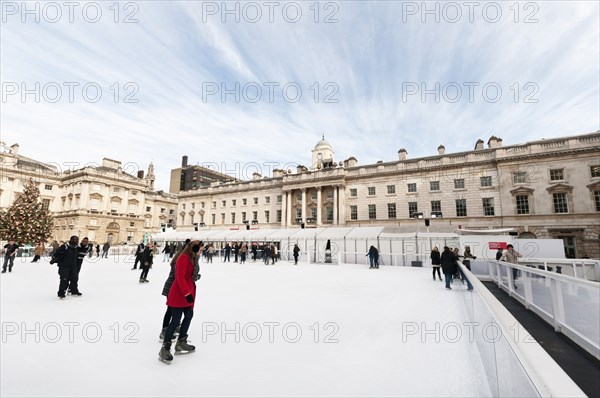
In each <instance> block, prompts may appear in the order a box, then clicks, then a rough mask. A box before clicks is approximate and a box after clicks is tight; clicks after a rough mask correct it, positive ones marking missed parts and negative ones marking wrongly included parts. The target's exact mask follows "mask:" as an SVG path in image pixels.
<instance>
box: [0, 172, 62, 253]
mask: <svg viewBox="0 0 600 398" xmlns="http://www.w3.org/2000/svg"><path fill="white" fill-rule="evenodd" d="M52 227H53V220H52V216H50V212H49V211H48V210H47V209H44V206H43V204H42V202H40V190H39V189H38V187H37V185H36V184H35V183H34V182H33V180H32V179H30V180H29V182H28V183H27V186H26V187H25V190H24V192H23V194H22V195H21V196H19V197H18V198H17V199H16V200H15V201H14V202H13V204H12V205H11V206H10V207H9V208H8V209H6V210H5V211H3V212H2V213H1V214H0V239H1V240H14V241H17V242H19V243H21V244H25V243H30V244H35V243H37V242H40V241H46V240H47V239H48V238H49V237H50V235H51V234H52Z"/></svg>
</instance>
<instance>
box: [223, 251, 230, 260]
mask: <svg viewBox="0 0 600 398" xmlns="http://www.w3.org/2000/svg"><path fill="white" fill-rule="evenodd" d="M225 261H227V262H229V253H227V252H225V257H223V262H225Z"/></svg>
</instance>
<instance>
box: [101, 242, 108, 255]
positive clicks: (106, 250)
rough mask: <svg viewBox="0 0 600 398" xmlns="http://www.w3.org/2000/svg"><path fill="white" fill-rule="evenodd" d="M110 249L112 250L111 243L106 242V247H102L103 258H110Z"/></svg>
mask: <svg viewBox="0 0 600 398" xmlns="http://www.w3.org/2000/svg"><path fill="white" fill-rule="evenodd" d="M108 249H110V243H108V242H105V243H104V245H102V256H101V258H108Z"/></svg>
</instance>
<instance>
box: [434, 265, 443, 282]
mask: <svg viewBox="0 0 600 398" xmlns="http://www.w3.org/2000/svg"><path fill="white" fill-rule="evenodd" d="M436 271H437V274H438V278H440V279H442V274H441V273H440V267H433V279H435V272H436Z"/></svg>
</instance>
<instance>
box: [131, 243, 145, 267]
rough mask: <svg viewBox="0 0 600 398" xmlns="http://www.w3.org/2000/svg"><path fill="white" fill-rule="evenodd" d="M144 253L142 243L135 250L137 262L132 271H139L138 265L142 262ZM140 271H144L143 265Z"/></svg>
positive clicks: (134, 263)
mask: <svg viewBox="0 0 600 398" xmlns="http://www.w3.org/2000/svg"><path fill="white" fill-rule="evenodd" d="M143 252H144V242H140V244H139V245H137V248H136V249H135V261H134V262H133V268H132V269H131V270H132V271H133V270H134V269H137V265H138V263H139V262H140V261H141V260H142V253H143ZM140 269H142V266H141V265H140Z"/></svg>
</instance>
